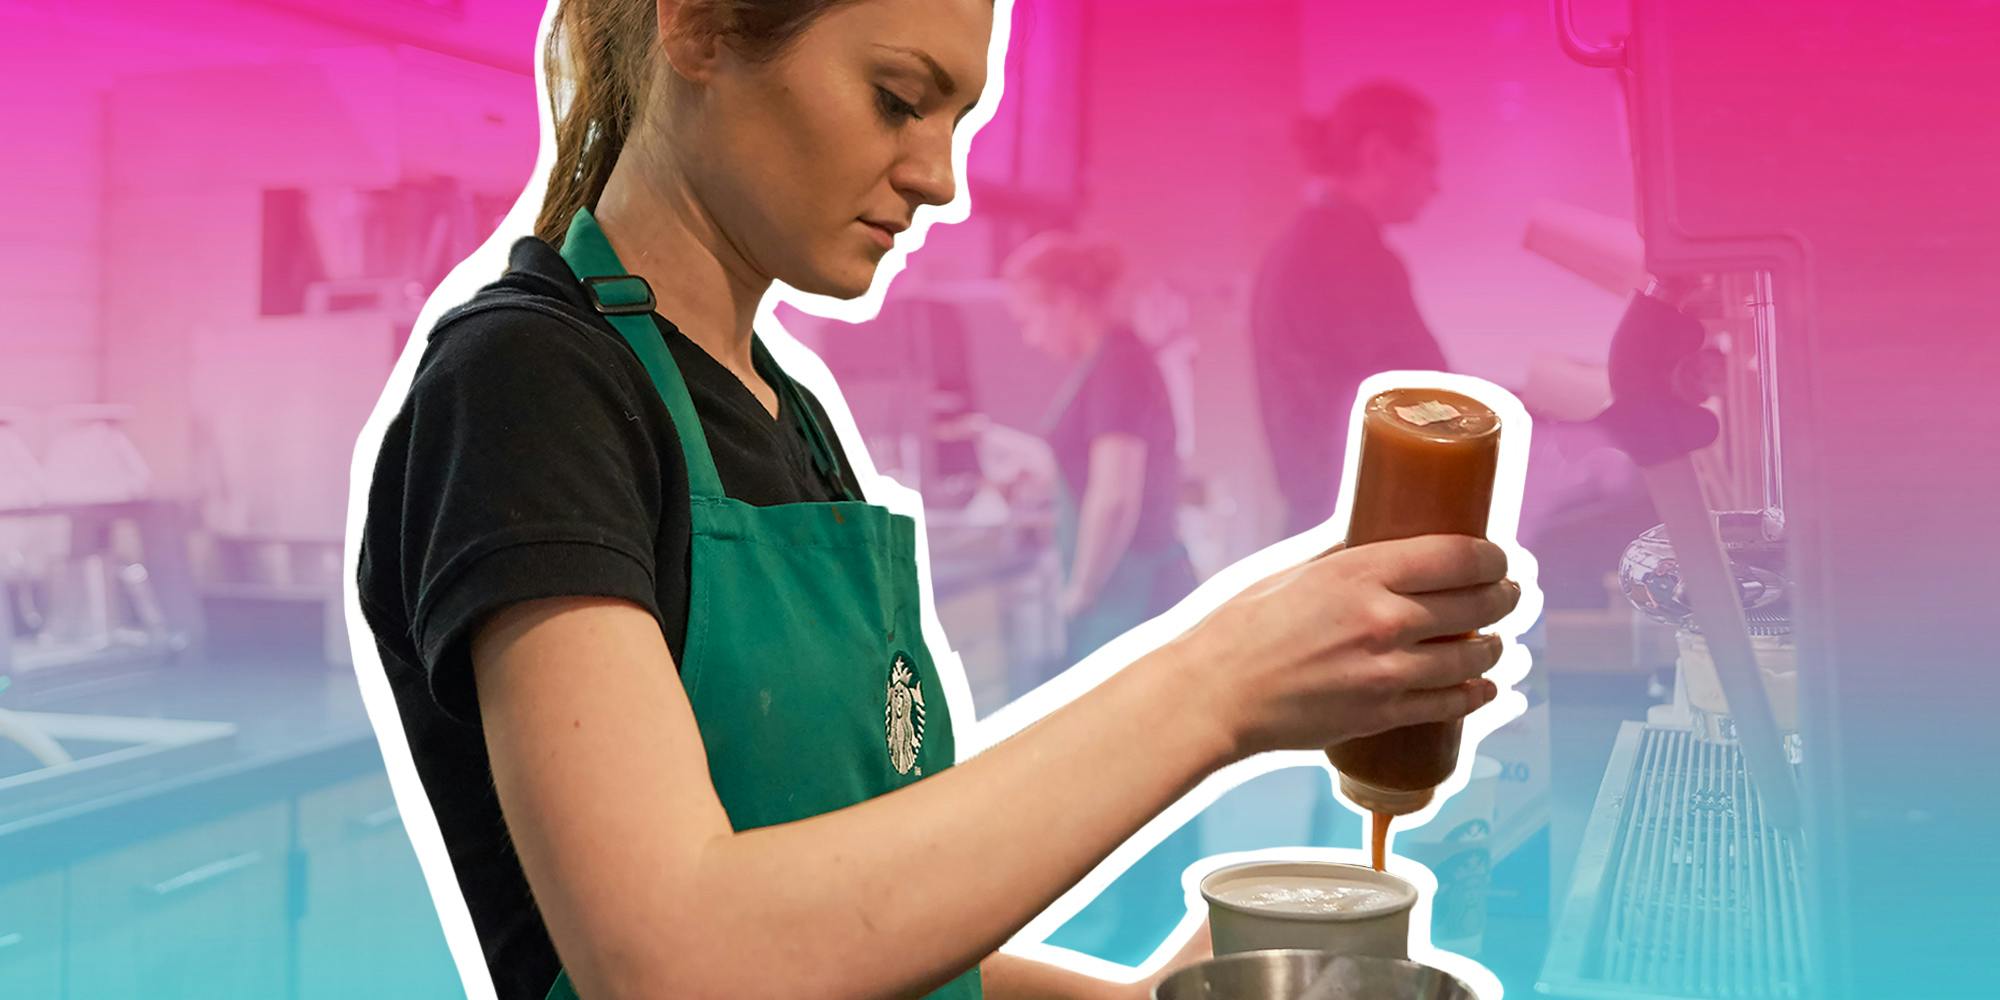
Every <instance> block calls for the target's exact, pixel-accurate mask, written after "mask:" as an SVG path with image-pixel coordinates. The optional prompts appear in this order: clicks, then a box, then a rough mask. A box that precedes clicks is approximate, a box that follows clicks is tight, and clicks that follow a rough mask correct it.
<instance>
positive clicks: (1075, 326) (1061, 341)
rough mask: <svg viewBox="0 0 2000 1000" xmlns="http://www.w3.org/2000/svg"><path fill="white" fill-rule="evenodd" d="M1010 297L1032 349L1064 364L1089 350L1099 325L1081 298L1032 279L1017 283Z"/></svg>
mask: <svg viewBox="0 0 2000 1000" xmlns="http://www.w3.org/2000/svg"><path fill="white" fill-rule="evenodd" d="M1009 293H1010V294H1009V295H1008V296H1007V306H1008V311H1009V312H1011V313H1013V315H1014V322H1015V323H1016V324H1018V325H1019V326H1020V328H1021V339H1022V340H1024V341H1026V342H1027V344H1028V346H1029V347H1032V348H1034V349H1035V350H1038V351H1041V352H1042V353H1044V354H1047V355H1049V356H1050V357H1053V358H1056V359H1058V360H1061V361H1075V360H1076V359H1078V358H1081V357H1082V356H1083V355H1084V353H1085V352H1086V351H1088V350H1089V348H1090V342H1091V333H1092V330H1093V328H1094V325H1095V324H1093V323H1092V322H1091V317H1090V313H1089V310H1087V309H1085V308H1084V307H1083V303H1082V302H1081V301H1080V300H1079V299H1078V298H1077V296H1075V295H1070V294H1068V293H1065V292H1063V291H1060V290H1058V289H1053V288H1048V287H1046V286H1044V285H1042V284H1041V283H1039V282H1036V281H1033V280H1028V279H1017V280H1016V281H1014V282H1013V284H1012V286H1011V288H1010V289H1009Z"/></svg>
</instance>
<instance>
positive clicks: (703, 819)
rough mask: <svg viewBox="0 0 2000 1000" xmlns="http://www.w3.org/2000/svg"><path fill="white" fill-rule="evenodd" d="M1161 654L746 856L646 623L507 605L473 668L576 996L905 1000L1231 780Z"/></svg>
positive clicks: (624, 614)
mask: <svg viewBox="0 0 2000 1000" xmlns="http://www.w3.org/2000/svg"><path fill="white" fill-rule="evenodd" d="M1173 655H1175V654H1174V652H1173V651H1171V650H1167V651H1162V652H1160V653H1158V654H1156V658H1155V662H1153V663H1150V664H1144V668H1143V669H1128V670H1127V671H1126V672H1124V673H1121V674H1119V675H1117V676H1115V677H1113V678H1111V679H1110V680H1109V681H1107V682H1106V683H1104V684H1102V685H1100V686H1099V687H1098V688H1097V689H1096V690H1093V691H1091V692H1089V693H1088V694H1086V695H1084V696H1082V697H1080V698H1079V699H1077V700H1076V701H1075V702H1074V703H1072V704H1070V705H1069V706H1067V707H1065V708H1063V709H1061V710H1058V711H1056V712H1054V713H1052V714H1051V715H1050V716H1049V717H1047V718H1046V719H1043V720H1042V721H1040V722H1038V723H1036V724H1035V725H1034V726H1032V727H1030V728H1029V729H1027V730H1025V731H1023V732H1022V733H1020V734H1017V735H1016V736H1015V737H1014V738H1013V739H1010V740H1008V741H1006V742H1005V743H1002V744H1000V745H999V746H996V747H994V748H992V749H990V750H988V751H986V752H985V753H982V754H980V755H979V756H978V757H976V758H974V759H972V760H969V761H966V762H965V763H963V764H960V765H958V766H957V767H954V768H951V769H950V770H948V771H945V772H944V773H942V774H939V775H936V776H934V777H930V778H926V779H925V780H923V781H920V782H917V783H916V784H914V785H912V786H910V787H907V788H904V789H902V790H900V791H897V792H894V793H891V794H889V795H885V796H882V797H880V798H877V799H873V800H870V801H868V802H864V803H861V804H859V805H856V806H853V807H850V808H847V809H842V810H839V811H836V812H833V813H829V814H826V815H823V816H817V817H813V818H811V819H807V820H803V821H800V822H796V823H789V824H785V825H782V826H775V827H768V828H764V829H759V830H753V831H749V832H746V833H741V834H737V833H733V832H732V831H731V829H730V825H729V821H728V817H727V816H726V815H725V813H724V812H723V809H722V805H721V803H720V802H719V801H718V800H717V798H716V795H715V791H714V788H713V786H712V785H711V784H710V782H709V778H708V772H707V758H706V754H705V751H704V749H703V747H702V743H701V737H700V733H699V731H698V730H697V728H696V726H695V720H694V714H693V711H692V710H691V709H690V707H689V705H688V702H687V698H686V695H685V694H684V692H683V691H682V688H681V685H680V680H679V678H678V676H677V675H676V672H675V670H674V668H673V666H672V663H671V661H670V659H669V656H668V652H667V649H666V645H665V641H664V639H663V638H662V636H661V634H660V629H659V625H658V624H657V622H655V620H654V619H653V617H652V616H651V615H650V614H648V613H646V612H645V611H643V610H641V609H639V608H637V607H636V606H632V605H629V604H626V603H624V602H618V601H606V600H598V599H569V598H565V599H555V600H549V601H538V602H532V603H529V604H523V605H517V606H515V607H514V608H511V609H509V610H508V611H506V612H503V613H502V615H500V616H497V617H496V618H495V619H494V620H493V621H492V622H491V623H489V624H488V625H487V626H486V627H485V628H484V629H482V631H481V633H480V637H479V639H478V641H477V643H476V645H475V648H474V652H473V659H474V662H475V664H476V670H477V681H478V688H479V701H480V706H481V712H482V717H483V719H484V725H485V729H486V735H487V744H488V748H489V752H490V754H491V757H492V764H493V774H494V780H495V784H496V786H497V788H498V791H499V795H500V801H501V804H502V807H503V809H504V811H505V813H506V816H507V820H508V828H509V831H510V832H511V833H512V835H513V838H514V842H515V847H516V849H517V851H518V853H519V855H520V858H521V863H522V867H523V869H524V871H525V872H526V874H527V876H528V880H529V883H530V884H531V885H532V886H533V887H534V890H535V898H536V901H537V902H538V903H539V904H540V907H541V910H542V914H543V917H544V919H545V921H546V922H547V925H548V928H549V931H550V933H551V935H552V937H553V939H554V941H555V944H556V947H557V950H558V952H559V953H560V954H561V955H562V956H563V959H564V961H565V963H566V965H567V968H568V969H569V972H570V976H571V978H572V979H573V980H574V981H575V983H576V986H577V989H578V992H579V994H580V995H582V996H584V997H586V998H588V1000H616V998H628V997H674V998H699V997H800V996H812V997H826V998H835V997H885V996H905V995H913V994H920V993H922V992H925V991H926V990H928V989H930V988H934V987H936V986H938V985H940V984H942V983H943V982H945V981H947V980H949V979H951V978H952V977H953V976H955V975H957V974H958V973H959V972H961V971H963V970H965V969H968V968H971V967H972V966H973V965H975V964H977V963H978V962H979V961H980V960H981V959H982V958H983V957H985V956H988V955H990V954H991V953H992V952H993V951H994V950H995V949H997V948H998V947H999V946H1000V944H1001V943H1002V942H1004V941H1005V940H1006V939H1007V938H1008V937H1009V936H1010V935H1012V934H1013V933H1014V931H1016V930H1017V929H1019V928H1020V927H1021V926H1023V925H1025V924H1026V923H1027V922H1028V920H1029V919H1031V918H1032V917H1033V916H1034V915H1035V914H1036V913H1038V912H1040V911H1041V910H1042V909H1043V908H1045V907H1046V906H1048V904H1049V903H1051V902H1053V901H1054V900H1055V899H1056V897H1057V896H1059V895H1061V894H1062V892H1063V891H1064V890H1066V889H1067V888H1068V887H1069V886H1071V885H1072V884H1074V883H1075V882H1076V881H1077V880H1079V879H1080V878H1082V877H1083V875H1084V874H1085V873H1086V872H1088V871H1089V870H1090V869H1091V868H1092V867H1094V866H1095V865H1096V864H1097V863H1098V862H1099V861H1100V860H1102V859H1103V858H1104V857H1105V856H1106V855H1108V854H1109V853H1110V852H1111V850H1112V849H1113V848H1115V847H1116V846H1117V845H1118V844H1119V843H1120V842H1121V841H1123V840H1124V839H1125V838H1126V837H1128V836H1130V835H1131V833H1132V831H1134V830H1136V829H1138V827H1139V826H1140V825H1142V824H1143V823H1144V822H1145V821H1146V820H1147V819H1149V818H1150V817H1151V816H1153V815H1154V814H1155V813H1157V812H1158V811H1159V810H1160V809H1162V808H1164V807H1165V806H1166V805H1167V804H1169V803H1171V802H1172V801H1174V800H1175V799H1176V798H1178V797H1179V796H1180V795H1182V794H1183V793H1185V792H1186V791H1188V790H1189V789H1190V788H1192V787H1193V785H1194V784H1195V783H1196V782H1198V781H1199V780H1200V778H1201V777H1202V776H1204V775H1206V774H1207V773H1208V772H1209V771H1210V770H1212V769H1214V768H1215V767H1217V766H1219V765H1221V764H1222V763H1224V762H1225V761H1226V759H1227V757H1228V756H1229V752H1230V746H1229V741H1228V739H1227V736H1226V734H1225V733H1224V731H1223V728H1222V726H1221V725H1220V724H1219V721H1220V720H1218V719H1216V718H1215V717H1213V716H1210V715H1207V714H1205V713H1201V712H1191V711H1188V710H1187V706H1185V705H1183V704H1181V703H1180V699H1179V698H1178V697H1177V696H1176V692H1175V690H1174V688H1173V685H1172V684H1171V683H1163V682H1164V681H1169V680H1170V678H1171V677H1172V676H1174V675H1175V673H1176V672H1177V671H1176V670H1175V669H1173V668H1172V667H1171V665H1170V664H1167V663H1164V662H1162V661H1164V660H1166V659H1167V658H1170V657H1172V656H1173ZM1142 662H1143V661H1142ZM1138 666H1140V665H1139V664H1135V667H1138ZM1167 719H1173V720H1176V721H1175V722H1174V724H1172V725H1162V720H1167ZM1136 748H1143V751H1141V752H1135V749H1136Z"/></svg>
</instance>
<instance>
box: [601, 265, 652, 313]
mask: <svg viewBox="0 0 2000 1000" xmlns="http://www.w3.org/2000/svg"><path fill="white" fill-rule="evenodd" d="M621 282H633V283H636V284H637V285H638V286H639V287H638V289H637V290H636V291H637V293H639V294H640V297H639V298H638V299H630V298H629V297H628V296H625V295H619V294H618V293H617V292H616V291H614V292H613V293H612V298H614V299H625V300H626V301H617V302H606V301H604V291H603V289H602V287H601V286H604V285H616V284H618V283H621ZM583 290H584V291H586V292H588V293H589V294H590V304H591V305H592V306H593V307H595V308H596V309H597V311H598V312H599V313H602V314H603V315H606V316H642V315H646V314H648V313H651V312H652V311H653V308H654V307H655V306H656V305H658V302H657V301H656V300H655V299H654V298H653V286H652V285H650V284H647V283H646V279H644V278H641V277H639V276H638V275H636V274H605V275H599V276H597V277H592V278H585V279H583Z"/></svg>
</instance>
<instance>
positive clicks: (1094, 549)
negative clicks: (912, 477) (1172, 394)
mask: <svg viewBox="0 0 2000 1000" xmlns="http://www.w3.org/2000/svg"><path fill="white" fill-rule="evenodd" d="M1123 270H1124V260H1123V256H1122V255H1121V254H1120V253H1119V251H1118V248H1117V247H1115V246H1113V245H1111V244H1110V243H1107V242H1103V241H1100V240H1095V239H1090V238H1087V237H1082V236H1077V235H1074V234H1069V233H1061V232H1048V233H1042V234H1041V235H1039V236H1036V237H1034V238H1032V239H1030V240H1028V241H1027V242H1025V243H1023V244H1021V246H1020V247H1018V248H1017V249H1015V251H1014V252H1013V253H1012V254H1011V255H1009V257H1008V259H1007V262H1006V264H1005V266H1004V268H1003V273H1004V274H1005V277H1006V279H1007V284H1008V289H1009V292H1010V295H1009V299H1008V302H1009V308H1010V309H1011V310H1012V311H1013V313H1014V317H1015V319H1016V320H1017V321H1018V322H1019V323H1020V324H1021V332H1022V336H1023V337H1024V338H1025V339H1026V340H1027V342H1028V344H1029V345H1030V346H1032V347H1034V348H1035V349H1037V350H1039V351H1042V352H1043V353H1045V354H1047V355H1049V356H1050V357H1053V358H1055V359H1057V360H1059V361H1062V362H1065V363H1067V364H1069V365H1070V370H1069V374H1068V377H1067V378H1066V379H1065V381H1064V382H1063V385H1062V387H1061V388H1060V389H1059V390H1057V392H1056V397H1055V400H1054V402H1052V403H1051V404H1050V407H1049V410H1048V415H1047V416H1046V417H1045V418H1044V420H1043V423H1042V427H1041V428H1040V433H1041V437H1042V439H1043V440H1044V441H1046V442H1047V443H1048V447H1049V450H1050V451H1051V452H1053V457H1054V463H1053V464H1054V470H1053V471H1054V473H1055V476H1054V480H1055V485H1056V487H1057V489H1056V490H1055V494H1056V498H1057V510H1058V512H1059V516H1058V523H1057V540H1058V544H1059V545H1060V547H1061V550H1062V557H1063V565H1064V573H1065V578H1066V581H1067V582H1066V584H1065V586H1064V590H1063V606H1062V611H1063V619H1064V622H1065V625H1066V630H1065V635H1066V636H1067V644H1068V653H1069V655H1068V658H1067V659H1068V661H1069V662H1075V661H1076V660H1078V659H1081V658H1082V657H1084V656H1086V655H1088V654H1089V653H1091V652H1092V651H1093V650H1095V649H1097V648H1098V647H1099V646H1102V645H1104V644H1105V643H1106V642H1108V641H1110V640H1112V639H1114V638H1116V637H1117V636H1118V635H1120V634H1121V633H1123V632H1125V631H1127V630H1128V629H1130V628H1132V626H1134V625H1137V624H1139V623H1140V622H1143V621H1145V620H1147V619H1149V618H1151V617H1153V616H1154V615H1157V614H1159V613H1160V612H1162V611H1165V610H1166V609H1167V608H1169V607H1172V606H1173V605H1174V603H1175V602H1177V601H1179V600H1180V599H1181V598H1183V597H1186V596H1187V594H1188V592H1189V591H1191V590H1193V589H1194V585H1195V576H1194V567H1193V565H1192V564H1191V563H1190V562H1189V560H1188V554H1187V549H1186V548H1185V547H1184V546H1183V545H1182V544H1181V540H1180V531H1179V528H1178V527H1177V525H1176V512H1177V510H1178V500H1177V498H1178V494H1179V489H1180V480H1181V464H1180V455H1179V453H1178V452H1177V451H1176V448H1175V445H1176V433H1175V430H1174V414H1173V406H1172V404H1171V403H1170V401H1169V399H1168V396H1167V383H1166V381H1165V379H1163V378H1162V377H1161V375H1160V369H1159V366H1158V365H1157V364H1156V363H1155V362H1154V359H1153V355H1152V351H1151V349H1150V348H1148V347H1147V346H1146V344H1145V342H1144V341H1142V340H1140V339H1139V336H1138V334H1137V333H1135V332H1134V331H1133V329H1132V326H1131V324H1130V323H1129V322H1127V321H1126V320H1125V319H1124V318H1122V316H1121V315H1120V313H1119V311H1118V309H1117V307H1116V306H1115V305H1114V299H1115V297H1116V294H1115V293H1116V291H1117V289H1118V287H1119V282H1120V279H1121V278H1122V276H1123V273H1122V272H1123Z"/></svg>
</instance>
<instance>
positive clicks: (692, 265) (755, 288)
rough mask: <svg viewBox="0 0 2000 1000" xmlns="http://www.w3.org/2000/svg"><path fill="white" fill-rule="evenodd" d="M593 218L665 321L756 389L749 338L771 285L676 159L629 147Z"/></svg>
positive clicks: (634, 146)
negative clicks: (690, 183)
mask: <svg viewBox="0 0 2000 1000" xmlns="http://www.w3.org/2000/svg"><path fill="white" fill-rule="evenodd" d="M593 214H594V215H595V216H596V217H597V222H598V225H599V226H600V227H602V228H603V230H604V235H605V238H606V239H608V240H610V241H611V245H612V248H613V249H614V250H616V251H617V253H618V260H619V261H620V262H621V263H623V264H624V265H625V269H626V270H627V271H630V272H631V273H633V274H636V275H638V276H639V277H642V278H644V279H646V283H647V284H649V285H651V286H653V297H654V298H655V299H657V300H658V302H659V307H658V308H659V312H660V315H662V316H665V317H666V318H667V319H669V320H671V321H672V322H673V324H674V325H675V326H676V327H678V328H679V329H680V331H681V332H682V333H683V334H686V335H687V338H688V339H689V340H692V341H694V342H695V343H696V344H698V345H700V346H701V349H702V350H704V351H707V352H708V354H709V356H711V357H713V358H715V359H716V360H717V361H719V362H721V363H722V365H723V366H724V367H726V368H728V369H729V370H731V371H733V372H735V373H736V376H737V377H738V378H740V379H742V380H743V381H744V383H745V384H746V385H749V386H752V387H753V388H754V387H756V386H757V385H758V384H759V383H760V377H759V376H758V374H757V371H756V367H755V365H753V364H752V362H751V356H750V334H751V327H752V323H753V322H754V320H755V319H756V316H757V305H758V303H760V302H761V301H763V298H764V293H765V292H766V291H768V290H769V289H770V287H771V279H770V278H768V277H766V276H763V275H761V274H758V273H757V272H756V269H755V268H753V267H751V266H750V264H749V262H748V261H745V260H744V259H743V257H742V255H741V254H739V253H738V252H737V251H736V249H735V248H734V247H732V246H730V245H729V241H728V240H726V239H724V238H723V236H722V233H721V231H720V229H719V228H718V227H717V226H716V224H715V220H714V218H713V217H712V216H710V215H709V213H708V212H707V210H706V209H704V208H703V207H702V205H701V204H700V202H699V201H698V200H697V199H696V198H695V197H694V195H693V192H692V191H690V190H689V189H688V186H687V183H686V178H685V176H684V175H682V174H681V173H680V172H679V171H678V170H676V169H674V168H673V165H672V163H671V160H670V158H668V157H664V156H656V155H652V154H649V153H648V152H647V151H646V150H645V148H644V147H643V146H641V145H638V144H634V145H629V146H627V147H626V148H625V150H624V151H623V152H622V153H621V154H620V155H619V157H618V163H617V164H616V165H615V166H613V167H612V169H611V177H610V178H609V179H608V180H607V181H606V182H605V185H604V193H603V194H602V195H600V196H599V197H598V200H597V208H596V209H595V211H594V212H593Z"/></svg>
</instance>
